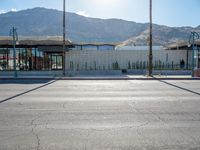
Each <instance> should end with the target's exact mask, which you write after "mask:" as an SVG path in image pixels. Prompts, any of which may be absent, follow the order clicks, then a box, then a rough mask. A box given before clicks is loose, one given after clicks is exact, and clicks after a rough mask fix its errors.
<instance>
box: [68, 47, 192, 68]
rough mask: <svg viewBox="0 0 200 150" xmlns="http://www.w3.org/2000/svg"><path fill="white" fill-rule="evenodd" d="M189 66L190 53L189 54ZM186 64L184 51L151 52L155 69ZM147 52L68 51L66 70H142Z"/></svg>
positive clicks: (185, 52) (145, 63) (146, 60)
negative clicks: (182, 61)
mask: <svg viewBox="0 0 200 150" xmlns="http://www.w3.org/2000/svg"><path fill="white" fill-rule="evenodd" d="M188 57H189V65H191V59H190V58H191V52H189V56H188ZM181 59H183V60H184V62H185V68H186V64H187V63H186V62H187V51H186V50H176V51H175V50H174V51H172V50H156V51H153V63H154V66H157V67H159V66H160V67H165V68H166V67H172V65H173V67H174V68H177V69H178V68H179V67H180V60H181ZM147 62H148V51H145V50H142V51H141V50H134V51H133V50H121V51H120V50H119V51H118V50H115V51H90V50H83V51H69V52H67V53H66V70H74V71H79V70H113V69H117V68H116V63H117V64H118V66H119V68H120V69H139V68H141V67H142V68H141V69H144V68H143V67H144V65H145V66H147ZM138 67H139V68H138Z"/></svg>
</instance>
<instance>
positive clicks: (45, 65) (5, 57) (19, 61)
mask: <svg viewBox="0 0 200 150" xmlns="http://www.w3.org/2000/svg"><path fill="white" fill-rule="evenodd" d="M13 58H14V57H13V49H12V48H0V70H5V71H9V70H13V69H14V67H13V66H14V65H13ZM16 69H17V70H22V71H29V70H30V71H31V70H61V69H62V53H61V52H56V53H54V52H45V51H39V50H38V48H16Z"/></svg>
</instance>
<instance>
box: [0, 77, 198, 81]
mask: <svg viewBox="0 0 200 150" xmlns="http://www.w3.org/2000/svg"><path fill="white" fill-rule="evenodd" d="M8 80H18V81H19V80H200V78H179V77H171V78H170V77H168V78H167V77H160V78H156V77H152V78H151V77H149V78H148V77H146V78H145V77H144V78H140V77H135V78H133V77H114V78H113V77H44V78H41V77H18V78H14V77H8V78H1V77H0V81H8Z"/></svg>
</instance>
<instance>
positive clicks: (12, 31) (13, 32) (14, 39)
mask: <svg viewBox="0 0 200 150" xmlns="http://www.w3.org/2000/svg"><path fill="white" fill-rule="evenodd" d="M10 36H12V43H13V64H14V77H15V78H16V77H17V69H16V49H15V46H16V43H17V41H18V35H17V29H16V28H15V27H13V28H12V29H10Z"/></svg>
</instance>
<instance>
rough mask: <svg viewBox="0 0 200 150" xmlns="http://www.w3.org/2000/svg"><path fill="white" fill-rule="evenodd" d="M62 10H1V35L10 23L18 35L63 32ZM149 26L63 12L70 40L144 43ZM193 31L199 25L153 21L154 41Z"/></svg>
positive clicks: (185, 36) (185, 37) (182, 37)
mask: <svg viewBox="0 0 200 150" xmlns="http://www.w3.org/2000/svg"><path fill="white" fill-rule="evenodd" d="M62 14H63V13H62V11H58V10H55V9H46V8H41V7H37V8H33V9H27V10H22V11H18V12H8V13H4V14H0V36H8V35H9V31H10V29H11V28H12V27H13V26H14V27H16V28H17V31H18V35H19V36H62V17H63V16H62ZM148 30H149V24H148V23H136V22H133V21H126V20H122V19H98V18H90V17H84V16H80V15H78V14H75V13H69V12H67V13H66V32H67V38H69V39H70V40H71V41H72V42H85V43H87V42H104V43H115V42H121V43H122V44H123V45H147V41H148V38H147V37H148V32H149V31H148ZM192 31H196V32H200V26H198V27H196V28H193V27H168V26H163V25H157V24H153V44H154V45H167V44H169V43H173V42H177V41H182V40H188V38H189V36H190V33H191V32H192Z"/></svg>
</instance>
